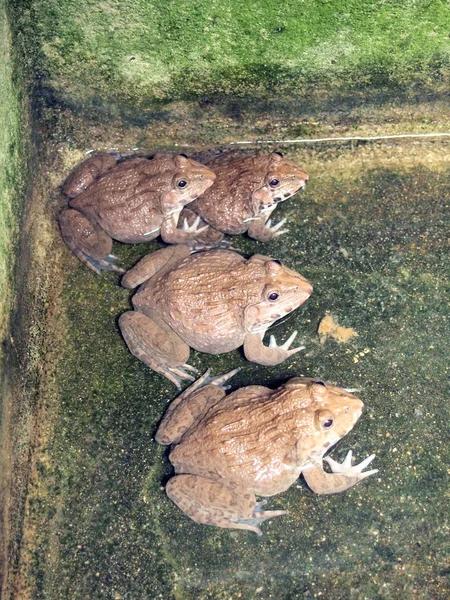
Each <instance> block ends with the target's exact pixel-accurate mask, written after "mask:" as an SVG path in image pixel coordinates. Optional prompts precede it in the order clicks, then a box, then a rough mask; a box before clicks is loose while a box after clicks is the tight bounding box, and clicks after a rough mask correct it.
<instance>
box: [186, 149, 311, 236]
mask: <svg viewBox="0 0 450 600" xmlns="http://www.w3.org/2000/svg"><path fill="white" fill-rule="evenodd" d="M208 167H210V168H211V169H212V170H213V171H214V173H216V176H217V177H216V180H215V182H214V184H213V185H212V186H211V187H210V188H209V189H208V190H207V191H206V192H204V193H203V194H202V195H201V196H200V197H199V198H197V200H195V201H194V202H191V204H189V205H188V206H187V207H186V208H185V209H184V210H183V212H182V213H181V221H182V222H183V224H186V225H187V224H188V223H189V222H191V223H192V222H193V219H194V217H195V215H200V216H201V217H202V219H203V221H205V222H206V223H209V224H210V225H211V226H212V227H214V228H215V229H216V230H219V231H222V232H223V233H228V234H230V235H236V234H239V233H244V232H245V231H247V232H248V235H249V236H250V237H252V238H255V239H257V240H260V241H262V242H266V241H269V240H272V239H274V238H276V237H277V236H279V235H281V234H282V233H284V232H286V231H287V229H282V227H283V225H284V224H285V222H286V219H282V220H281V221H280V222H279V223H277V224H276V225H272V222H271V220H270V218H269V217H270V215H271V213H272V212H273V211H274V210H275V208H276V206H277V204H278V203H279V202H282V201H283V200H286V199H287V198H290V197H291V196H293V195H294V194H295V193H296V192H298V191H299V190H301V189H303V188H304V187H305V185H306V183H307V181H308V179H309V177H308V174H307V173H305V171H303V169H301V168H300V167H298V166H297V165H296V164H295V163H293V162H291V161H288V160H286V159H284V158H283V156H282V154H280V153H279V152H272V153H270V154H267V153H255V154H243V153H241V152H230V153H229V154H223V155H221V156H219V157H217V158H215V159H213V160H212V161H211V162H209V163H208ZM212 234H213V232H212V231H211V230H209V231H208V232H207V233H206V234H205V241H207V242H210V241H211V236H212ZM206 236H207V238H208V239H206ZM213 242H217V238H214V240H213Z"/></svg>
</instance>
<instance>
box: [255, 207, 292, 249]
mask: <svg viewBox="0 0 450 600" xmlns="http://www.w3.org/2000/svg"><path fill="white" fill-rule="evenodd" d="M274 209H275V205H273V206H270V207H268V208H267V209H266V210H265V211H262V212H260V214H259V216H257V217H255V218H254V219H249V222H250V224H249V227H248V235H249V236H250V237H252V238H254V239H255V240H259V241H260V242H270V241H271V240H274V239H275V238H277V237H278V236H280V235H281V234H282V233H286V232H287V231H288V230H287V229H281V228H282V227H283V225H284V224H285V223H286V219H281V221H279V222H278V223H276V224H275V225H272V219H270V218H269V216H270V214H271V213H272V211H273V210H274Z"/></svg>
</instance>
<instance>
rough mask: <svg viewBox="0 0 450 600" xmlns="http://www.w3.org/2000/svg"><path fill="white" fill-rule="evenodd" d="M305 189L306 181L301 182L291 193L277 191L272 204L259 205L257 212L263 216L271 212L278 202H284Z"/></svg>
mask: <svg viewBox="0 0 450 600" xmlns="http://www.w3.org/2000/svg"><path fill="white" fill-rule="evenodd" d="M305 187H306V181H302V182H301V184H300V185H299V186H298V188H297V189H295V190H294V191H293V192H283V190H277V191H278V193H277V195H276V196H275V198H273V202H271V203H270V204H260V205H259V212H260V213H261V214H264V212H266V211H268V210H272V206H274V205H277V204H279V203H280V202H284V200H287V199H288V198H291V197H292V196H294V195H295V194H296V193H297V192H300V191H301V190H304V189H305Z"/></svg>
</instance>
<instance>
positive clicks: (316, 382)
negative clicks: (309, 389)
mask: <svg viewBox="0 0 450 600" xmlns="http://www.w3.org/2000/svg"><path fill="white" fill-rule="evenodd" d="M314 383H315V384H316V385H324V386H325V387H326V384H325V383H324V382H323V381H320V379H317V380H316V381H315V382H314Z"/></svg>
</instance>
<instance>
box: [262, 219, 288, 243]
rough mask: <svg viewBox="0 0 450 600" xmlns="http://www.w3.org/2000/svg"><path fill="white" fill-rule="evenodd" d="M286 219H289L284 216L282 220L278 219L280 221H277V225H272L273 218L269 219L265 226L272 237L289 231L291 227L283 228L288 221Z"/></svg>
mask: <svg viewBox="0 0 450 600" xmlns="http://www.w3.org/2000/svg"><path fill="white" fill-rule="evenodd" d="M286 221H287V219H286V218H284V219H281V221H278V223H276V224H275V225H272V219H268V220H267V221H266V222H265V223H264V228H265V229H266V230H267V232H268V234H269V235H271V239H274V238H277V237H278V236H280V235H282V234H283V233H287V232H288V231H289V229H281V228H282V227H283V225H284V224H285V223H286Z"/></svg>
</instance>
